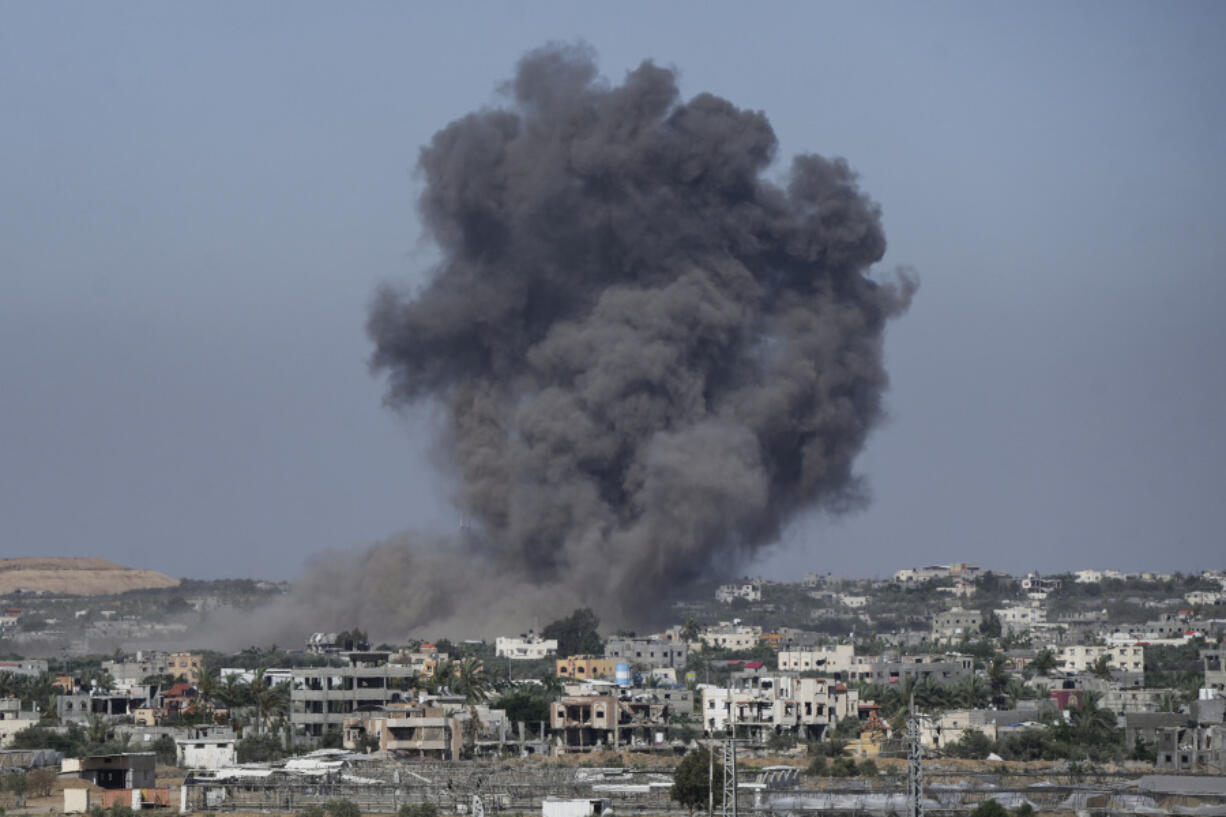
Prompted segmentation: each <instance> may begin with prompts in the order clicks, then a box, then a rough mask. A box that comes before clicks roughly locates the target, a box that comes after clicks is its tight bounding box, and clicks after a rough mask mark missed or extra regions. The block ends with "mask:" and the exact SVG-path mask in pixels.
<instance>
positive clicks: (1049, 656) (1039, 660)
mask: <svg viewBox="0 0 1226 817" xmlns="http://www.w3.org/2000/svg"><path fill="white" fill-rule="evenodd" d="M1030 666H1032V667H1034V671H1035V672H1037V673H1039V675H1046V674H1047V673H1049V672H1051V671H1052V670H1054V669H1055V668H1056V656H1055V653H1053V652H1052V651H1051V650H1049V649H1046V648H1044V649H1042V650H1039V654H1038V655H1036V656H1035V657H1034V660H1033V661H1031V662H1030Z"/></svg>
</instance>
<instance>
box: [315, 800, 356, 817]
mask: <svg viewBox="0 0 1226 817" xmlns="http://www.w3.org/2000/svg"><path fill="white" fill-rule="evenodd" d="M324 813H325V814H327V815H328V817H362V809H360V808H359V807H358V804H357V803H355V802H353V801H352V800H329V801H328V802H326V803H324Z"/></svg>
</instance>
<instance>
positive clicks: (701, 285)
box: [303, 47, 914, 627]
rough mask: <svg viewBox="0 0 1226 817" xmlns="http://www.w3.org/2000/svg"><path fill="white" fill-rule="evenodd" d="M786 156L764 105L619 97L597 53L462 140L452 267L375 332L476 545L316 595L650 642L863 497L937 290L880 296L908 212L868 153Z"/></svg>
mask: <svg viewBox="0 0 1226 817" xmlns="http://www.w3.org/2000/svg"><path fill="white" fill-rule="evenodd" d="M776 147H777V142H776V138H775V134H774V132H773V131H772V129H771V126H770V123H769V122H768V121H767V119H766V117H765V115H763V114H762V113H761V112H757V111H750V110H743V109H740V108H737V107H736V106H734V105H733V104H731V103H730V102H728V101H726V100H724V99H721V98H719V97H716V96H712V95H710V94H699V95H698V96H695V97H693V98H692V99H688V100H683V99H682V98H681V97H680V95H679V93H678V88H677V77H676V75H675V73H674V72H673V71H671V70H668V69H666V68H661V67H659V66H657V65H654V64H652V63H650V62H645V63H643V64H642V65H640V66H639V67H638V68H636V69H635V70H633V71H631V72H629V73H628V74H627V75H626V78H625V81H624V82H622V83H621V84H620V85H618V84H612V83H609V82H608V81H605V80H603V79H602V78H601V77H600V76H598V74H597V70H596V67H595V65H594V62H593V58H592V56H591V54H590V53H589V52H588V51H586V50H584V49H580V48H572V47H548V48H544V49H542V50H539V51H535V52H532V53H530V54H528V55H527V56H525V57H524V58H523V59H522V60H521V61H520V63H519V66H518V70H517V71H516V73H515V76H514V78H513V79H512V80H511V81H510V82H509V83H508V84H507V85H506V87H505V104H504V105H502V106H501V107H495V108H490V109H482V110H480V111H477V112H475V113H472V114H469V115H467V116H465V117H463V118H462V119H459V120H457V121H455V122H452V123H451V124H449V125H447V126H446V127H445V128H443V129H442V130H441V131H439V132H438V133H437V134H435V136H434V138H433V140H432V141H431V142H430V144H429V145H428V146H427V147H425V148H424V149H423V150H422V152H421V156H420V161H419V168H420V171H421V174H422V176H423V178H424V183H425V187H424V192H423V193H422V195H421V200H420V212H421V218H422V222H423V224H424V225H425V228H426V230H427V231H428V234H429V236H430V237H431V238H432V239H433V240H434V241H435V242H436V243H437V245H438V247H439V248H440V250H441V254H442V260H441V261H440V263H438V265H437V267H436V268H434V269H433V270H432V271H431V274H430V275H429V276H428V283H427V284H425V285H424V286H423V287H422V288H421V289H420V290H419V291H414V292H410V291H406V290H402V289H399V288H396V287H391V286H388V287H385V288H383V289H382V290H380V291H379V292H378V294H377V296H376V299H375V302H374V304H373V307H372V309H371V312H370V316H369V324H368V331H369V334H370V337H371V339H372V340H373V342H374V346H375V352H374V356H373V361H372V365H373V368H374V369H375V371H376V372H378V373H380V374H382V375H385V376H386V378H387V381H388V394H387V401H388V403H389V404H390V405H391V406H393V407H405V406H409V405H412V404H415V403H417V402H419V401H438V402H439V403H440V404H442V405H444V406H445V408H446V415H447V431H446V439H445V440H444V443H443V445H444V447H445V450H446V452H447V454H448V457H449V458H450V460H451V461H452V462H453V463H454V465H455V468H456V472H457V475H458V477H459V479H458V484H459V486H460V487H459V489H458V496H457V497H456V502H457V503H458V506H459V508H460V509H461V511H462V512H463V514H464V515H465V517H466V518H467V519H469V520H470V523H471V525H470V527H471V530H470V531H469V534H468V535H467V536H465V537H464V538H463V540H462V541H452V542H443V543H435V544H422V543H421V541H420V540H415V542H416V543H414V540H411V539H404V540H400V541H391V542H387V543H384V544H382V545H378V546H376V547H375V548H373V549H371V550H370V551H369V552H368V553H366V554H364V555H363V556H361V557H357V558H354V557H350V558H349V563H348V564H344V565H340V564H331V565H329V566H326V567H318V568H317V569H316V570H315V571H314V572H313V573H312V574H311V575H310V576H308V578H307V580H306V582H305V583H304V585H305V588H304V591H303V592H304V593H305V594H306V595H307V596H308V597H313V599H314V600H315V602H316V603H318V602H319V601H320V599H321V596H322V597H323V598H324V599H326V601H325V604H328V605H332V606H333V607H335V610H334V612H335V613H336V614H337V615H338V616H345V615H348V616H352V617H353V618H352V619H351V620H355V621H356V620H357V617H366V618H367V620H369V619H370V618H374V617H377V616H378V617H383V618H386V617H387V616H388V615H391V616H393V617H395V618H396V619H397V620H398V621H399V622H400V623H401V624H402V625H403V626H406V627H408V626H413V625H416V624H423V623H426V622H429V621H446V620H456V619H457V617H462V616H463V615H464V614H465V612H464V611H462V610H461V609H460V608H461V607H463V606H467V607H468V608H471V607H472V606H473V605H474V603H475V605H476V606H477V607H479V608H480V609H479V612H478V613H476V615H484V616H487V617H494V616H514V615H516V614H518V613H523V612H525V611H528V610H534V611H536V612H537V613H538V614H539V615H542V616H545V615H551V614H556V615H561V614H563V613H565V612H567V611H568V610H569V609H570V608H569V607H568V606H567V605H571V604H573V603H575V602H582V603H585V604H590V605H592V606H593V607H594V608H596V610H597V611H598V612H599V613H600V614H601V615H602V616H604V617H605V619H606V620H608V621H616V622H623V621H628V620H633V619H635V618H636V617H638V616H637V614H641V613H642V612H643V611H645V610H649V609H651V607H652V605H654V604H656V603H657V602H658V601H660V600H661V599H664V598H666V597H667V596H668V595H669V593H670V590H672V589H673V588H675V587H676V586H677V585H679V584H684V583H686V582H688V581H691V580H693V579H695V578H697V577H701V576H705V575H713V574H720V573H721V572H726V571H728V570H733V569H736V568H738V567H741V566H743V563H744V560H745V559H746V558H748V557H750V556H752V554H753V553H754V552H755V551H757V550H758V549H760V548H761V547H763V546H764V545H767V544H769V543H771V542H773V541H774V540H776V538H777V537H778V535H779V533H780V530H781V528H782V526H784V525H785V524H786V523H787V522H788V521H789V520H790V519H792V518H793V517H794V516H795V515H796V514H797V513H798V512H800V511H802V510H805V509H811V508H824V509H828V510H835V511H837V510H840V509H844V508H846V507H848V506H850V505H853V504H855V503H856V502H857V501H858V500H859V498H860V497H861V494H862V491H861V485H860V482H859V481H858V480H857V478H856V477H855V475H854V474H853V468H852V466H853V461H854V459H855V456H856V454H857V453H858V452H859V451H860V450H861V448H862V447H863V445H864V442H865V439H866V437H867V436H868V434H869V432H870V431H871V430H872V429H873V427H874V425H875V424H876V423H877V422H878V421H879V420H880V418H881V417H882V392H883V390H884V389H885V387H886V373H885V370H884V368H883V365H882V336H883V330H884V328H885V325H886V321H887V319H889V318H890V317H892V316H894V315H897V314H899V313H900V312H901V311H902V310H904V309H905V308H906V306H907V304H908V302H909V301H910V298H911V295H912V293H913V291H914V284H913V283H912V282H911V281H910V280H909V279H906V278H905V277H900V278H899V280H897V281H891V282H887V283H882V282H878V281H874V280H873V279H871V278H870V277H869V276H868V269H869V267H870V266H871V265H872V264H874V263H875V262H877V261H878V260H880V259H881V257H882V254H883V253H884V251H885V246H886V243H885V237H884V234H883V232H882V227H881V213H880V209H879V208H878V206H877V205H876V204H875V203H874V202H873V201H872V200H870V199H869V198H868V197H867V196H865V195H864V194H863V193H861V192H860V190H859V188H858V186H857V183H856V175H855V173H853V172H852V171H851V170H850V169H849V168H848V166H847V164H846V163H845V162H844V161H843V160H841V159H826V158H823V157H821V156H818V155H814V154H805V155H800V156H797V157H795V158H794V159H792V161H791V163H790V166H788V167H787V168H786V169H782V170H779V171H778V172H777V173H776V174H775V176H776V178H771V177H769V176H768V175H767V172H768V170H770V169H771V167H772V163H773V162H774V159H775V153H776ZM461 588H462V589H463V592H458V591H460V590H461ZM474 588H476V589H474ZM457 596H459V597H463V598H466V599H467V604H466V605H465V604H461V602H460V601H458V600H457ZM329 609H331V608H329ZM467 615H468V616H469V617H471V616H473V615H474V613H473V611H472V609H468V610H467ZM543 620H548V619H547V618H544V619H543Z"/></svg>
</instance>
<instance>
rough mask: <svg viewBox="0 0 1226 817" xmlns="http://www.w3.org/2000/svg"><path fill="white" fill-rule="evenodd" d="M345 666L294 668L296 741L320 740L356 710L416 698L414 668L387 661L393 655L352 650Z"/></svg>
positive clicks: (292, 717) (292, 703) (292, 697)
mask: <svg viewBox="0 0 1226 817" xmlns="http://www.w3.org/2000/svg"><path fill="white" fill-rule="evenodd" d="M348 658H349V661H350V663H349V664H348V665H347V666H344V667H311V668H308V669H295V670H294V671H293V680H292V681H291V683H290V725H291V727H292V729H293V733H294V739H295V740H301V741H305V742H306V743H315V742H318V740H319V739H320V738H322V737H323V735H324V733H325V732H326V731H328V729H329V728H333V727H334V728H336V729H341V728H342V727H343V726H344V723H345V718H346V717H348V716H352V715H353V713H355V712H361V711H364V710H375V709H380V708H382V707H385V706H387V705H388V704H391V703H400V702H403V701H408V700H410V699H411V698H412V692H411V689H412V680H413V676H414V675H415V674H416V673H415V671H414V670H413V668H412V667H406V666H399V665H395V664H388V663H387V658H388V653H385V652H369V653H349V654H348Z"/></svg>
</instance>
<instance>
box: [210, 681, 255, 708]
mask: <svg viewBox="0 0 1226 817" xmlns="http://www.w3.org/2000/svg"><path fill="white" fill-rule="evenodd" d="M250 693H251V690H250V689H248V687H247V685H246V684H244V683H243V681H242V678H241V677H240V676H239V675H238V674H237V673H235V674H232V675H227V676H226V680H225V681H223V682H222V683H221V685H220V686H219V687H218V688H217V691H216V693H215V694H216V696H217V699H218V700H219V701H221V703H222V705H223V706H225V708H226V709H229V710H234V709H236V708H238V707H240V706H242V705H243V704H244V703H246V702H247V701H248V700H249V697H250Z"/></svg>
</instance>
